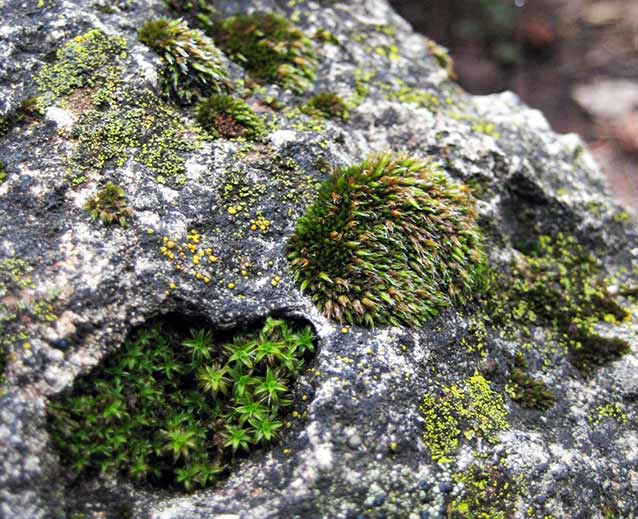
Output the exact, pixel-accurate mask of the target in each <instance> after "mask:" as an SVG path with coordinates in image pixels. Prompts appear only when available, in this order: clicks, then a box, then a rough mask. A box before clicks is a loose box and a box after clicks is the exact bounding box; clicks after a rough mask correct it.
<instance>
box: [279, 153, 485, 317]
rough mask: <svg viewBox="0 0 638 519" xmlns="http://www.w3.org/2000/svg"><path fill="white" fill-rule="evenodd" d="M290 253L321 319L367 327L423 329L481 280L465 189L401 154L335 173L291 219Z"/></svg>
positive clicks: (478, 239) (478, 241)
mask: <svg viewBox="0 0 638 519" xmlns="http://www.w3.org/2000/svg"><path fill="white" fill-rule="evenodd" d="M288 258H289V260H290V263H291V265H292V269H293V275H294V279H295V281H296V282H297V283H298V285H299V286H300V288H301V290H302V291H304V292H306V293H308V294H309V295H310V297H311V298H312V301H313V302H314V303H315V304H316V305H317V306H318V308H319V309H320V310H321V311H322V312H323V313H324V314H325V315H326V316H328V317H330V318H333V319H336V320H337V321H340V322H348V323H353V324H363V325H367V326H371V327H373V326H375V325H397V326H398V325H401V324H405V325H409V326H419V325H422V324H423V323H425V322H426V321H427V320H428V319H430V318H432V317H433V316H435V315H437V313H438V312H439V311H440V310H441V309H442V308H444V307H446V306H449V305H451V304H453V303H455V302H459V303H462V302H464V301H465V300H466V299H467V298H469V297H471V296H472V294H473V293H475V292H476V291H478V290H481V289H482V288H483V287H484V284H485V278H486V275H485V270H486V269H485V261H486V260H485V254H484V252H483V250H482V248H481V233H480V231H479V228H478V226H477V224H476V209H475V205H474V199H473V198H472V196H471V194H470V190H469V188H468V187H467V186H465V185H463V184H460V183H457V182H452V181H450V180H448V179H447V178H446V176H445V175H444V173H443V172H442V171H441V170H440V169H439V168H438V167H437V166H436V164H435V163H434V162H433V161H431V160H427V159H417V158H413V157H409V156H407V155H404V154H385V155H374V156H372V157H370V158H369V159H368V160H366V161H364V162H362V163H361V164H357V165H354V166H351V167H348V168H342V169H338V170H336V171H334V173H333V174H332V176H331V177H330V178H329V179H327V180H326V181H325V182H324V184H323V185H322V187H321V188H320V190H319V194H318V196H317V199H316V201H315V203H314V204H313V205H312V206H311V207H309V208H308V210H307V211H306V214H305V215H304V216H302V217H301V218H300V219H299V221H298V223H297V227H296V229H295V233H294V235H293V236H292V237H291V240H290V243H289V254H288Z"/></svg>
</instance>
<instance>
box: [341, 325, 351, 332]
mask: <svg viewBox="0 0 638 519" xmlns="http://www.w3.org/2000/svg"><path fill="white" fill-rule="evenodd" d="M349 331H350V330H349V328H348V327H347V326H344V327H343V328H341V333H343V334H346V333H348V332H349Z"/></svg>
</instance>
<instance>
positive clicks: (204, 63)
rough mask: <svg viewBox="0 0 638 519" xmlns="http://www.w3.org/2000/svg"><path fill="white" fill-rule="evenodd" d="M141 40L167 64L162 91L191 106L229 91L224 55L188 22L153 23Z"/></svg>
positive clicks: (144, 32)
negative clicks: (203, 96)
mask: <svg viewBox="0 0 638 519" xmlns="http://www.w3.org/2000/svg"><path fill="white" fill-rule="evenodd" d="M137 38H138V40H139V41H141V42H142V43H143V44H145V45H147V46H148V47H150V48H152V49H153V50H155V51H156V52H157V53H158V54H159V55H160V56H162V60H163V62H164V68H163V72H162V88H163V90H164V92H165V93H166V94H168V95H172V96H173V97H174V98H176V99H177V100H178V101H180V102H182V103H185V104H188V103H191V102H192V101H193V99H195V98H197V97H199V96H200V95H202V94H204V95H205V94H208V93H210V92H222V91H225V90H226V89H227V87H228V84H227V81H226V72H225V70H224V68H223V65H222V62H221V53H220V51H219V49H217V47H216V46H215V43H214V42H213V40H211V39H210V38H209V37H208V36H206V35H205V34H204V33H203V32H202V31H200V30H198V29H191V28H190V27H189V26H188V24H187V23H186V22H185V21H184V20H166V19H159V20H152V21H149V22H147V23H146V24H145V25H144V26H143V27H142V28H141V29H140V30H139V32H138V34H137Z"/></svg>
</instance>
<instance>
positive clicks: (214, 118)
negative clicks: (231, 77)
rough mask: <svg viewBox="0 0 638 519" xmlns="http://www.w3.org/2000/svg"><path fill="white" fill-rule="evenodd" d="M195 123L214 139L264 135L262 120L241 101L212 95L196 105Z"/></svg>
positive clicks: (249, 137)
mask: <svg viewBox="0 0 638 519" xmlns="http://www.w3.org/2000/svg"><path fill="white" fill-rule="evenodd" d="M196 119H197V122H198V123H199V125H200V126H201V127H202V128H204V129H205V130H206V131H207V132H208V133H210V134H211V135H213V136H215V137H226V138H235V137H244V138H246V139H251V140H253V139H256V138H257V137H259V136H260V135H261V134H262V133H264V130H265V125H264V122H263V120H262V119H261V118H260V117H259V116H257V115H256V114H255V112H253V111H252V110H251V109H250V107H249V106H248V105H247V104H246V103H245V102H244V101H243V100H241V99H234V98H232V97H231V96H228V95H220V94H217V95H212V96H210V97H209V98H208V99H206V100H204V101H202V102H201V103H199V104H198V105H197V116H196Z"/></svg>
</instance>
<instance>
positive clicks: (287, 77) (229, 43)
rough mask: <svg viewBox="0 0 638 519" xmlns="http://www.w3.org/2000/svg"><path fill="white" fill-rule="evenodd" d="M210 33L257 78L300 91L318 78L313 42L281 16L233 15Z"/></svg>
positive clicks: (214, 27) (235, 59)
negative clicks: (316, 75)
mask: <svg viewBox="0 0 638 519" xmlns="http://www.w3.org/2000/svg"><path fill="white" fill-rule="evenodd" d="M207 32H208V33H209V34H210V35H211V36H212V37H213V38H214V39H215V42H216V43H217V44H218V45H219V46H220V47H221V48H222V49H223V50H224V52H226V54H228V55H229V56H230V58H231V59H233V60H234V61H236V62H237V63H239V64H240V65H242V66H243V67H244V68H245V69H246V70H248V72H250V74H251V75H252V77H253V78H255V79H256V80H257V81H260V82H266V83H275V84H277V85H280V86H282V87H284V88H290V89H291V90H292V91H294V92H296V93H301V92H303V91H304V90H305V89H306V88H308V86H310V84H311V82H313V81H314V80H315V70H316V55H315V52H314V50H313V48H312V42H311V41H310V40H309V39H308V38H307V37H306V36H304V34H303V32H302V31H301V30H299V29H297V28H296V27H294V26H293V25H292V24H291V23H290V22H289V21H288V20H286V19H285V18H283V17H281V16H278V15H275V14H271V13H255V14H251V15H238V16H233V17H230V18H226V19H225V20H222V21H220V22H218V23H216V24H214V25H212V26H210V27H209V29H208V31H207Z"/></svg>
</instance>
